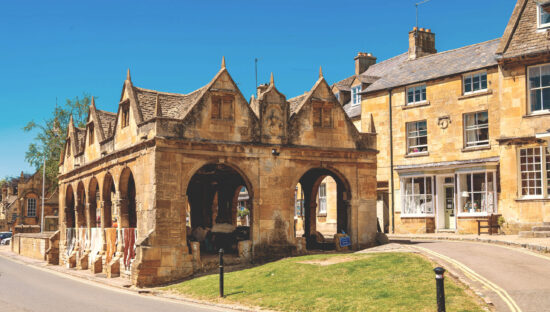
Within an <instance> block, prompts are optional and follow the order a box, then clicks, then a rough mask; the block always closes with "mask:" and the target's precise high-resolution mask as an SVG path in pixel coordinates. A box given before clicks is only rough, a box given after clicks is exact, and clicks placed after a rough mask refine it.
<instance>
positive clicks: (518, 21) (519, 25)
mask: <svg viewBox="0 0 550 312" xmlns="http://www.w3.org/2000/svg"><path fill="white" fill-rule="evenodd" d="M539 3H542V2H541V1H532V0H518V1H517V3H516V6H515V7H514V11H513V12H512V16H511V17H510V20H509V21H508V25H507V26H506V29H505V31H504V35H503V36H502V38H501V40H500V44H499V46H498V48H497V51H496V53H497V54H499V55H500V56H501V57H502V58H504V59H506V58H514V57H519V56H527V55H536V54H538V53H543V52H547V51H548V48H547V46H548V35H547V31H546V30H545V29H544V28H539V25H538V17H537V14H538V10H537V6H538V5H539Z"/></svg>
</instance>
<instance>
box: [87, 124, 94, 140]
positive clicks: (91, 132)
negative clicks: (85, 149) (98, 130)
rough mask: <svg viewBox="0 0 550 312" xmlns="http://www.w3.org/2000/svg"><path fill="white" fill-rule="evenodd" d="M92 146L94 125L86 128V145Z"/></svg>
mask: <svg viewBox="0 0 550 312" xmlns="http://www.w3.org/2000/svg"><path fill="white" fill-rule="evenodd" d="M92 144H94V124H90V125H89V126H88V145H92Z"/></svg>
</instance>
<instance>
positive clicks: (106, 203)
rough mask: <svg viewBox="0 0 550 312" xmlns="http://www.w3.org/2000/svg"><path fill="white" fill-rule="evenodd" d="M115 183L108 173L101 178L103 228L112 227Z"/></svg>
mask: <svg viewBox="0 0 550 312" xmlns="http://www.w3.org/2000/svg"><path fill="white" fill-rule="evenodd" d="M115 194H116V190H115V182H114V180H113V177H112V176H111V174H110V173H107V174H106V175H105V177H104V178H103V190H102V198H103V209H102V215H101V217H102V219H103V220H102V222H103V227H104V228H110V227H112V226H113V213H112V207H113V201H114V199H115Z"/></svg>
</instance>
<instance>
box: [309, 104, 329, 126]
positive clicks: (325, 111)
mask: <svg viewBox="0 0 550 312" xmlns="http://www.w3.org/2000/svg"><path fill="white" fill-rule="evenodd" d="M332 111H333V106H332V104H331V103H330V102H321V101H314V102H312V103H311V124H312V125H313V128H316V129H331V128H333V125H334V116H333V114H332ZM327 115H328V116H329V117H330V118H329V119H326V116H327ZM317 116H319V118H320V119H319V120H317Z"/></svg>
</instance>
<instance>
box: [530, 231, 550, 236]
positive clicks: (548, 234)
mask: <svg viewBox="0 0 550 312" xmlns="http://www.w3.org/2000/svg"><path fill="white" fill-rule="evenodd" d="M533 234H534V236H535V237H550V231H536V232H533Z"/></svg>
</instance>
